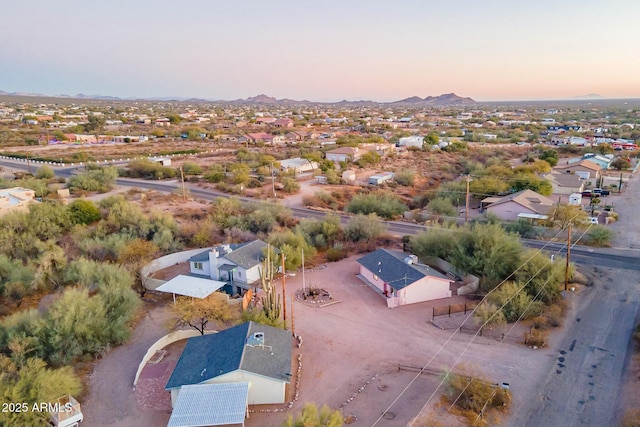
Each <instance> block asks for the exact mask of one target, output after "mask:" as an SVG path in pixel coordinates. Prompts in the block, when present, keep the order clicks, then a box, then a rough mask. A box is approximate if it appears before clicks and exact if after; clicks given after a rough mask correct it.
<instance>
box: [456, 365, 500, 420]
mask: <svg viewBox="0 0 640 427" xmlns="http://www.w3.org/2000/svg"><path fill="white" fill-rule="evenodd" d="M446 379H447V380H448V381H447V390H446V392H445V393H446V396H447V398H448V399H449V400H450V401H451V402H455V406H456V407H457V408H458V409H460V410H462V414H463V415H465V416H466V417H467V419H468V420H470V421H473V422H474V424H476V425H478V424H477V421H479V420H478V419H479V418H484V417H481V416H480V415H481V414H483V415H484V414H485V411H489V410H491V409H498V410H500V411H504V410H506V409H508V408H509V406H510V405H511V393H510V392H509V390H507V389H503V388H501V387H499V386H498V385H497V384H495V383H491V382H490V381H488V380H486V379H485V378H483V377H482V376H479V375H477V374H474V373H471V374H470V373H468V372H467V370H466V369H465V368H464V367H463V368H462V369H461V372H460V373H459V374H448V375H447V378H446ZM483 425H486V424H483Z"/></svg>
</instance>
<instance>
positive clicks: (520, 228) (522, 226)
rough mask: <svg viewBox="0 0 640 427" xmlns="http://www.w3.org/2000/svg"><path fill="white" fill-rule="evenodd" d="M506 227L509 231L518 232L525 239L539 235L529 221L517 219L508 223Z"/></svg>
mask: <svg viewBox="0 0 640 427" xmlns="http://www.w3.org/2000/svg"><path fill="white" fill-rule="evenodd" d="M505 229H506V230H507V231H508V232H509V233H517V234H518V235H519V236H520V237H522V238H524V239H533V238H535V237H536V236H537V235H538V232H537V231H536V229H535V227H534V225H533V224H532V223H530V222H529V221H515V222H510V223H508V224H507V225H506V227H505Z"/></svg>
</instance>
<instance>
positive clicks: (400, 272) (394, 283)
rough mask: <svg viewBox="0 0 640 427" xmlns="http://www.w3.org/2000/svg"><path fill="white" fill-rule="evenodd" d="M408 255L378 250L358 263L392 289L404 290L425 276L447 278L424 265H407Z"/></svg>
mask: <svg viewBox="0 0 640 427" xmlns="http://www.w3.org/2000/svg"><path fill="white" fill-rule="evenodd" d="M408 257H409V254H406V253H404V252H401V251H394V250H389V249H378V250H376V251H375V252H371V253H370V254H367V255H365V256H363V257H362V258H360V259H359V260H358V263H360V265H362V266H363V267H364V268H366V269H367V270H369V271H370V272H372V273H373V274H375V275H376V276H378V277H379V278H380V279H382V280H383V281H384V282H385V283H387V284H389V286H391V287H392V288H393V289H395V290H399V289H402V288H405V287H407V286H409V285H410V284H412V283H413V282H416V281H418V280H420V279H422V278H423V277H425V276H431V277H437V278H439V279H446V280H449V279H448V278H447V276H445V275H444V274H442V273H440V272H439V271H436V270H434V269H432V268H431V267H429V266H427V265H424V264H415V263H411V264H409V263H408V262H407V261H406V260H407V258H408Z"/></svg>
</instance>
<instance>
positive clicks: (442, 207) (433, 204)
mask: <svg viewBox="0 0 640 427" xmlns="http://www.w3.org/2000/svg"><path fill="white" fill-rule="evenodd" d="M427 210H428V211H429V212H431V213H432V214H434V215H443V216H456V214H457V212H458V211H457V209H456V207H455V206H453V204H452V203H451V199H448V198H445V197H436V198H435V199H433V200H431V201H430V202H429V204H428V205H427Z"/></svg>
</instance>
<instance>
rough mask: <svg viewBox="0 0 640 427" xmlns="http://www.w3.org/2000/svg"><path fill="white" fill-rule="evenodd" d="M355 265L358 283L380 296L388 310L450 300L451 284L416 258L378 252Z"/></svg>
mask: <svg viewBox="0 0 640 427" xmlns="http://www.w3.org/2000/svg"><path fill="white" fill-rule="evenodd" d="M358 264H360V274H359V275H358V277H359V278H360V280H362V281H363V282H365V283H366V284H367V285H369V286H370V287H371V288H372V289H373V290H375V291H376V292H378V293H379V294H380V295H381V296H383V297H384V298H385V299H386V301H387V306H388V307H389V308H392V307H397V306H400V305H406V304H414V303H418V302H424V301H431V300H434V299H440V298H449V297H450V296H451V283H452V282H453V280H451V279H450V278H448V277H447V276H446V275H444V274H443V273H441V272H439V271H437V270H434V269H433V268H432V267H429V266H427V265H424V264H421V263H420V262H419V261H418V258H417V257H416V256H415V255H408V254H406V253H404V252H401V251H396V250H390V249H378V250H376V251H375V252H371V253H369V254H367V255H365V256H363V257H362V258H360V259H358Z"/></svg>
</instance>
